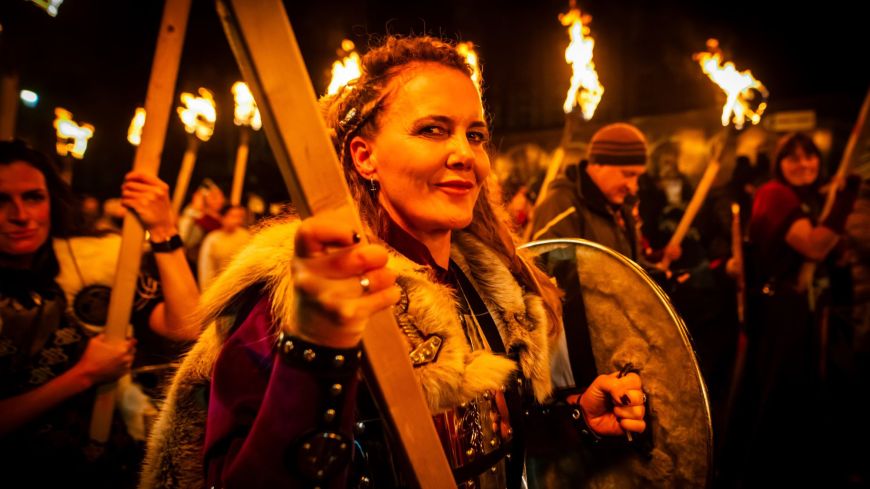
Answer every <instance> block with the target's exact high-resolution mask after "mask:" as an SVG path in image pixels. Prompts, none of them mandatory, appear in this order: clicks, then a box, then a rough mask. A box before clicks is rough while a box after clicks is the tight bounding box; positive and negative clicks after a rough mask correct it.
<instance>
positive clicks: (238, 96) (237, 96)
mask: <svg viewBox="0 0 870 489" xmlns="http://www.w3.org/2000/svg"><path fill="white" fill-rule="evenodd" d="M232 90H233V99H234V100H235V102H236V108H235V111H234V112H233V123H234V124H235V125H237V126H251V127H252V128H253V129H254V130H255V131H259V130H260V128H261V127H263V120H262V119H260V110H259V109H258V108H257V102H255V101H254V96H253V95H252V94H251V90H250V89H248V85H246V84H245V82H240V81H239V82H235V83H233V88H232Z"/></svg>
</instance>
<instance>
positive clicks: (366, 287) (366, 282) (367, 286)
mask: <svg viewBox="0 0 870 489" xmlns="http://www.w3.org/2000/svg"><path fill="white" fill-rule="evenodd" d="M359 286H360V287H362V293H363V295H366V294H368V293H369V292H370V291H371V288H372V281H371V280H370V279H369V278H368V277H366V276H365V275H362V276H360V278H359Z"/></svg>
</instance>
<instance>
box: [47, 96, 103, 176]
mask: <svg viewBox="0 0 870 489" xmlns="http://www.w3.org/2000/svg"><path fill="white" fill-rule="evenodd" d="M54 116H55V117H54V129H55V131H56V132H57V146H56V148H57V154H58V155H60V156H63V157H64V158H63V170H62V171H61V177H62V178H63V179H64V180H66V182H67V183H69V182H72V168H73V167H72V161H71V160H70V157H72V158H75V159H77V160H80V159H82V158H84V156H85V150H87V149H88V139H90V138H91V137H93V135H94V126H92V125H90V124H87V123H82V124H81V125H79V124H78V123H76V122H75V121H73V119H72V116H73V115H72V113H71V112H70V111H68V110H66V109H64V108H62V107H57V108H56V109H54Z"/></svg>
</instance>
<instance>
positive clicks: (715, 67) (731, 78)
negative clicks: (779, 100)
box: [693, 39, 768, 129]
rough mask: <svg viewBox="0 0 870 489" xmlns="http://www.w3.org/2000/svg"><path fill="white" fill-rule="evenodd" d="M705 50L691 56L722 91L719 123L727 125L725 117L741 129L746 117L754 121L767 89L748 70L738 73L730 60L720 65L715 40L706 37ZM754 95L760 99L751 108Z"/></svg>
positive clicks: (760, 108)
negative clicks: (723, 103) (723, 100)
mask: <svg viewBox="0 0 870 489" xmlns="http://www.w3.org/2000/svg"><path fill="white" fill-rule="evenodd" d="M707 49H708V51H705V52H702V53H696V54H695V55H694V56H693V58H694V59H695V60H697V61H698V63H700V65H701V69H702V70H704V73H706V74H707V76H708V77H710V79H711V80H713V82H714V83H716V85H719V87H720V88H722V90H723V91H724V92H725V95H726V99H725V105H724V106H723V107H722V125H723V126H727V125H728V119H731V120H732V121H733V122H734V127H736V128H737V129H742V128H743V124H745V123H746V119H747V118H748V119H749V121H750V122H751V123H752V124H758V122H759V121H761V114H763V113H764V109H766V108H767V96H768V92H767V88H765V87H764V85H763V84H762V83H761V82H760V81H758V80H756V79H755V77H753V76H752V72H750V71H749V70H746V71H743V72H739V71H737V68H736V67H735V66H734V63H732V62H730V61H728V62H727V63H725V64H724V65H723V64H722V51H721V50H720V49H719V41H717V40H716V39H709V40H707ZM756 94H757V95H758V96H760V97H761V98H762V100H761V101H760V102H759V103H758V104H757V106H756V107H755V108H753V106H752V104H751V103H750V102H752V101H753V100H754V99H755V97H756ZM731 114H733V117H732V116H731Z"/></svg>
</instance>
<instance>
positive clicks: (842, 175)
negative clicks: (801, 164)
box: [797, 90, 870, 310]
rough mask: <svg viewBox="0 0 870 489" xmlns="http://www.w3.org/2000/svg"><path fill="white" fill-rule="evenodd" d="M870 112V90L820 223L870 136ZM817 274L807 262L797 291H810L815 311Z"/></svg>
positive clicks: (811, 304)
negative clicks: (860, 144)
mask: <svg viewBox="0 0 870 489" xmlns="http://www.w3.org/2000/svg"><path fill="white" fill-rule="evenodd" d="M868 112H870V90H868V91H867V96H866V97H864V105H862V106H861V112H859V113H858V120H857V121H855V125H854V126H853V127H852V132H851V134H849V141H848V142H847V143H846V149H845V150H844V151H843V157H842V158H841V159H840V166H838V167H837V173H836V174H834V177H833V178H831V182H830V184H829V186H828V195H827V196H826V198H825V205H824V207H822V212H821V214H820V215H819V220H818V222H822V221H824V220H825V218H827V217H828V214H830V213H831V208H833V207H834V198H835V197H836V196H837V189H838V188H839V187H840V185H842V184H843V183H845V180H846V174H847V173H848V172H849V168H851V166H852V160H853V159H854V158H855V147H856V146H857V145H858V142H859V141H866V140H867V138H868V137H870V134H867V133H868V129H870V126H868V125H867V113H868ZM815 274H816V263H815V262H813V261H805V262H804V263H803V265H801V269H800V272H798V280H797V289H798V291H801V292H802V291H808V293H809V296H808V299H809V301H810V308H811V309H813V310H815V304H816V297H815V291H813V278H814V277H815Z"/></svg>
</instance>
